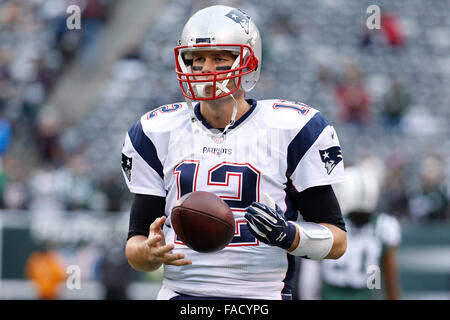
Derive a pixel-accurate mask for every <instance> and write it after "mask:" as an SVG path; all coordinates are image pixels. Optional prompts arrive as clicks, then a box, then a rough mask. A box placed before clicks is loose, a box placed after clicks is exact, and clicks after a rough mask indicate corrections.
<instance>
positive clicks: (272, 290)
mask: <svg viewBox="0 0 450 320" xmlns="http://www.w3.org/2000/svg"><path fill="white" fill-rule="evenodd" d="M247 101H248V102H249V103H250V104H251V108H250V110H249V111H248V112H247V113H246V114H244V115H243V116H242V117H241V118H240V119H239V120H238V121H236V123H235V124H234V125H233V126H232V127H231V128H230V129H229V130H228V131H227V133H226V135H225V138H224V139H214V138H212V137H211V135H210V134H208V131H209V129H211V127H210V126H209V124H208V123H207V122H206V121H204V119H203V118H202V116H201V114H200V111H199V104H197V105H196V106H195V108H194V109H195V110H194V111H195V116H196V117H197V118H198V120H199V123H200V125H201V126H202V129H203V130H200V131H199V132H198V133H193V131H192V125H191V120H190V117H189V110H188V108H187V106H186V104H185V103H175V104H172V105H166V106H162V107H159V108H157V109H154V110H152V111H151V112H149V113H147V114H145V115H143V116H142V117H141V118H140V120H139V121H137V123H136V124H135V125H134V126H133V127H132V128H131V129H130V130H129V132H128V133H127V134H126V137H125V143H124V147H123V151H122V152H123V156H122V168H123V173H124V177H125V181H126V183H127V185H128V187H129V189H130V191H131V192H133V193H139V194H150V195H156V196H161V197H165V198H166V207H165V214H166V216H167V217H168V219H167V223H166V225H165V226H164V232H165V237H166V243H173V244H174V245H175V249H174V252H175V253H176V252H183V253H184V254H185V256H186V258H188V259H190V260H191V261H192V265H186V266H181V267H180V266H172V265H165V266H164V279H163V284H164V286H165V287H167V288H169V289H170V290H173V291H177V292H182V293H185V294H194V295H195V294H197V295H198V294H199V293H200V294H203V295H206V296H216V297H220V296H223V297H246V298H254V299H280V298H281V295H282V292H286V291H288V290H289V286H290V284H289V281H290V279H291V278H292V276H293V267H294V257H293V256H291V255H289V254H287V252H286V251H285V250H283V249H281V248H279V247H274V246H269V245H266V244H264V243H262V242H260V241H259V240H257V239H256V238H255V237H253V236H252V234H251V233H250V231H249V230H248V229H247V225H246V221H245V218H244V214H245V209H246V208H247V207H248V206H249V205H251V204H252V202H254V201H258V202H259V201H262V195H263V193H264V192H266V193H268V194H269V195H270V197H271V198H273V199H274V200H275V202H276V203H277V204H278V205H279V206H280V208H281V209H282V210H283V212H285V216H286V218H287V219H289V220H295V219H297V212H296V210H294V209H293V208H292V205H291V202H290V201H289V199H288V197H287V193H286V192H287V191H286V190H296V191H298V192H300V191H303V190H305V189H307V188H309V187H313V186H320V185H329V184H334V183H338V182H341V181H342V180H343V172H344V166H343V161H342V153H341V149H340V145H339V140H338V137H337V134H336V132H335V130H334V128H333V127H332V126H331V125H330V124H329V123H328V122H327V121H326V120H325V119H324V117H323V116H322V115H321V113H320V112H318V111H317V110H315V109H313V108H310V107H308V106H306V105H304V104H300V103H295V102H290V101H286V100H263V101H256V100H247ZM331 161H332V162H331ZM200 190H203V191H209V192H213V193H215V194H216V195H218V196H220V197H221V198H222V199H223V200H224V201H225V202H226V203H227V204H228V205H229V206H230V208H231V210H232V211H233V214H234V218H235V223H236V226H235V227H236V233H235V236H234V238H233V240H232V241H231V243H230V244H229V245H228V246H227V247H226V248H225V249H223V250H221V251H219V252H215V253H208V254H204V253H198V252H195V251H192V250H191V249H189V248H188V247H187V246H185V245H184V244H183V243H182V242H181V241H180V240H179V239H178V238H177V236H176V234H175V233H174V230H173V228H172V227H171V224H170V213H171V210H172V207H173V205H174V204H175V202H176V201H177V199H179V198H180V197H181V196H183V195H184V194H186V193H188V192H192V191H200Z"/></svg>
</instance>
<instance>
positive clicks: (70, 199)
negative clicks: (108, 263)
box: [0, 0, 121, 211]
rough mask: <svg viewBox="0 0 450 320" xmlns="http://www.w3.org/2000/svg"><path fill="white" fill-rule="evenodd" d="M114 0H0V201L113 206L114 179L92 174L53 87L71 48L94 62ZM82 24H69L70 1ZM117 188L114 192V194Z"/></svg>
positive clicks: (48, 206) (27, 205) (10, 205)
mask: <svg viewBox="0 0 450 320" xmlns="http://www.w3.org/2000/svg"><path fill="white" fill-rule="evenodd" d="M114 2H115V1H113V0H74V1H66V0H52V1H42V0H30V1H21V0H11V1H0V159H1V162H0V206H1V208H4V209H45V210H63V211H65V210H99V211H120V210H121V206H120V204H119V203H118V202H120V201H121V199H120V198H121V197H120V192H118V191H117V185H118V182H117V181H114V179H112V178H111V177H110V176H103V177H101V178H100V177H99V179H97V180H96V179H92V178H91V177H92V175H91V173H92V172H90V171H89V170H91V169H92V168H91V167H90V166H89V163H88V162H87V160H86V159H85V158H84V157H83V148H84V147H83V146H81V145H76V146H74V145H73V144H72V143H71V132H70V130H68V128H65V127H64V126H63V124H62V122H61V119H60V118H59V116H58V112H57V111H58V110H56V108H55V107H53V106H49V105H46V101H47V99H48V97H49V96H50V95H51V93H52V90H54V89H55V87H56V86H57V82H58V79H60V78H61V77H62V76H63V75H64V73H65V72H67V70H68V66H69V65H70V64H71V63H72V62H73V60H74V59H75V57H76V56H77V55H80V57H81V60H82V63H83V65H84V66H85V67H86V68H91V69H92V70H94V66H95V64H96V63H97V60H98V58H99V56H100V54H101V52H99V48H98V42H99V41H98V38H99V34H100V30H101V29H102V28H104V27H105V25H106V23H107V18H108V16H109V15H110V13H111V11H112V9H113V5H114ZM72 4H74V5H77V6H79V7H80V9H81V20H80V21H81V29H72V30H69V29H68V28H67V26H66V20H67V18H68V17H69V13H67V12H66V9H67V7H68V6H69V5H72ZM118 193H119V194H118Z"/></svg>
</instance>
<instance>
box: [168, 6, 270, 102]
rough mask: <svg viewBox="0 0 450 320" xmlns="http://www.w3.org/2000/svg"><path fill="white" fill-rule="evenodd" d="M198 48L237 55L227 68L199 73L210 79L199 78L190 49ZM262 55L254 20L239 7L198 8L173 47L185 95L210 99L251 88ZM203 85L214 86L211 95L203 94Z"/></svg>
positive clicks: (177, 70) (257, 72) (194, 98)
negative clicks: (193, 68)
mask: <svg viewBox="0 0 450 320" xmlns="http://www.w3.org/2000/svg"><path fill="white" fill-rule="evenodd" d="M198 50H208V51H210V50H228V51H231V52H232V53H233V54H234V56H236V59H235V61H234V63H233V65H232V67H231V68H230V69H228V70H216V72H211V73H205V74H202V76H213V78H212V79H211V78H209V79H204V80H198V79H195V76H197V77H198V73H197V74H195V73H192V68H191V66H192V62H193V60H192V52H193V51H198ZM261 59H262V54H261V37H260V34H259V31H258V28H257V27H256V25H255V24H254V22H253V20H252V19H251V18H250V17H249V16H248V15H247V14H246V13H244V12H243V11H241V10H239V9H236V8H232V7H227V6H223V5H216V6H211V7H207V8H204V9H201V10H199V11H197V12H196V13H195V14H194V15H193V16H192V17H191V18H190V19H189V20H188V22H187V23H186V25H185V26H184V28H183V31H182V34H181V38H180V40H179V41H178V46H177V47H176V48H175V65H176V70H175V71H176V73H177V79H178V81H179V84H180V87H181V90H182V92H183V95H184V96H185V97H186V98H187V99H190V100H213V99H218V98H222V97H224V96H227V95H231V96H232V94H233V93H234V92H236V91H237V90H238V89H242V90H243V91H244V92H248V91H250V90H252V89H253V88H254V87H255V85H256V83H257V82H258V79H259V74H260V71H261ZM218 75H220V76H221V79H220V81H217V76H218ZM224 75H226V76H225V77H223V76H224ZM232 79H233V81H235V84H236V86H235V87H234V88H233V89H231V90H230V89H228V88H227V84H228V82H229V81H230V80H232ZM206 86H212V87H213V90H212V92H213V93H212V95H209V96H207V95H206V94H205V87H206Z"/></svg>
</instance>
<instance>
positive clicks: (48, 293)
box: [25, 243, 66, 300]
mask: <svg viewBox="0 0 450 320" xmlns="http://www.w3.org/2000/svg"><path fill="white" fill-rule="evenodd" d="M25 268H26V269H25V272H26V276H27V278H28V279H30V280H31V281H32V282H33V284H34V285H35V286H36V290H37V293H38V297H39V299H42V300H56V299H59V298H60V285H61V282H62V281H64V280H65V279H66V272H65V266H64V261H63V260H62V257H61V256H60V255H59V254H58V253H57V252H56V251H55V248H54V247H53V245H52V244H50V243H44V244H42V246H41V247H40V248H39V249H38V250H37V251H36V252H33V253H32V254H31V256H30V257H29V258H28V260H27V263H26V266H25Z"/></svg>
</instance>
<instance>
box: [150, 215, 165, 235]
mask: <svg viewBox="0 0 450 320" xmlns="http://www.w3.org/2000/svg"><path fill="white" fill-rule="evenodd" d="M164 222H166V216H162V217H159V218H156V219H155V221H153V223H152V224H151V225H150V234H155V233H159V232H160V231H161V227H162V226H163V224H164Z"/></svg>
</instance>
